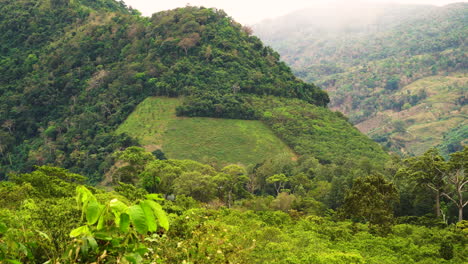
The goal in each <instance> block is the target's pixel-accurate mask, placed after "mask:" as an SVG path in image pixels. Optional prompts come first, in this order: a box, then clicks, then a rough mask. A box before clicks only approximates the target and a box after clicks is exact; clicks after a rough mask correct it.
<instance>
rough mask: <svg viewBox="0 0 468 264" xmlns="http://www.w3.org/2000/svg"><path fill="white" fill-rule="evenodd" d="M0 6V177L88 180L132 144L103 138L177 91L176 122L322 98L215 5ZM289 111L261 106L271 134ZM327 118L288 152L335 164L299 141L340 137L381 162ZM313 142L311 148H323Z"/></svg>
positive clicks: (118, 137) (366, 144) (119, 137)
mask: <svg viewBox="0 0 468 264" xmlns="http://www.w3.org/2000/svg"><path fill="white" fill-rule="evenodd" d="M1 4H2V5H1V6H0V8H1V13H2V15H1V17H0V27H1V28H2V31H1V34H3V35H2V38H1V40H2V41H1V43H0V45H1V52H2V53H1V57H0V58H1V62H0V73H1V74H0V76H1V79H0V103H1V104H0V123H1V125H2V130H1V132H0V133H1V139H2V141H1V148H0V151H1V161H2V172H1V173H2V175H3V176H2V177H4V176H5V175H6V173H7V172H9V171H24V170H26V171H27V170H30V169H31V168H32V166H34V165H42V164H54V165H59V166H62V167H65V168H68V169H71V170H72V171H74V172H77V173H82V174H84V175H87V176H88V177H89V178H90V181H91V182H96V181H99V180H100V178H101V177H102V175H103V173H104V172H105V171H106V170H107V169H109V168H110V167H111V166H112V164H113V163H114V160H113V159H112V157H111V156H110V154H111V153H112V152H114V151H115V150H118V149H120V148H125V147H128V146H131V145H136V144H139V143H138V142H137V141H135V139H134V138H131V137H129V136H128V135H126V134H116V133H114V131H115V129H117V127H118V126H119V125H120V124H121V123H122V122H123V121H124V120H125V119H126V118H127V116H128V115H129V114H130V113H131V112H132V111H133V110H134V109H135V107H136V106H137V105H138V104H139V103H140V102H142V101H143V100H144V99H145V98H147V97H149V96H172V97H175V96H188V97H187V98H186V103H185V104H184V105H185V106H181V110H180V111H179V112H180V114H181V115H189V116H207V115H208V116H213V117H227V118H241V119H261V118H263V115H264V114H265V113H264V112H263V111H261V112H258V111H256V109H255V106H252V104H251V103H249V100H250V99H248V98H247V97H246V96H245V95H248V94H251V95H256V96H259V97H262V96H265V95H271V96H278V97H289V98H299V99H301V100H303V101H305V102H306V103H307V104H315V105H317V106H320V107H323V106H326V105H327V103H328V102H329V99H328V96H327V94H326V93H325V92H323V91H322V90H320V89H319V88H318V87H316V86H315V85H313V84H306V83H304V82H303V81H301V80H299V79H297V78H296V77H295V76H294V75H293V74H292V72H291V70H290V68H289V67H288V66H286V64H284V63H283V62H280V61H279V55H278V54H277V53H276V52H274V51H273V50H272V49H271V48H268V47H265V46H264V45H263V44H262V42H261V41H260V40H259V39H258V38H257V37H255V36H251V35H250V33H251V32H250V30H249V29H248V28H245V27H242V26H241V25H240V24H238V23H237V22H235V21H233V20H232V19H231V18H230V17H228V16H227V15H226V14H225V13H224V12H223V11H221V10H216V9H208V8H198V7H186V8H180V9H176V10H171V11H165V12H160V13H157V14H154V15H153V16H152V17H151V18H145V17H142V16H140V15H139V14H138V12H136V11H134V10H131V9H128V8H126V7H125V5H124V4H122V3H117V2H114V1H110V0H103V1H68V0H53V1H49V0H43V1H30V0H22V1H14V2H11V1H2V2H1ZM270 102H272V103H273V104H272V105H271V107H272V108H275V107H276V105H277V103H274V101H271V100H270ZM186 106H191V107H189V108H187V107H186ZM291 110H292V109H291ZM291 110H287V111H285V109H281V108H278V109H277V110H275V111H274V112H273V113H272V112H271V111H266V112H269V113H267V118H269V119H270V120H276V121H275V122H276V123H278V124H277V125H275V124H272V127H275V128H276V129H279V128H281V127H282V126H284V125H286V121H287V120H289V119H291V118H292V117H293V116H295V114H293V113H292V112H290V113H288V111H291ZM294 111H299V110H294ZM308 118H310V119H311V120H313V119H314V118H315V115H312V114H311V115H310V116H309V117H308ZM292 119H293V120H294V119H295V117H294V118H292ZM334 119H336V120H343V118H342V116H340V115H339V114H333V113H331V112H330V115H329V117H327V118H326V119H323V121H322V125H323V128H320V126H321V125H320V124H318V125H315V126H314V129H309V130H308V131H307V132H306V134H307V133H308V135H309V136H311V139H303V140H300V139H295V140H296V142H295V143H294V145H291V146H290V147H292V148H294V149H295V151H297V152H299V153H301V154H310V153H312V154H313V155H316V157H317V158H318V159H320V160H321V161H322V162H324V163H330V162H337V160H339V159H340V155H335V154H333V155H331V154H330V153H337V152H338V149H339V148H331V149H332V150H333V151H334V152H333V151H332V152H330V153H328V154H327V153H324V151H326V150H325V149H324V146H325V145H323V146H317V147H314V144H312V143H311V142H313V141H314V137H316V136H319V137H320V136H321V135H324V134H327V133H328V132H327V131H331V132H333V131H338V132H339V133H338V134H340V133H342V132H343V133H342V134H341V135H340V137H343V136H344V137H343V138H342V139H339V141H344V140H345V139H347V140H348V141H346V142H350V143H349V144H351V145H353V144H354V143H352V142H356V144H355V145H354V147H352V148H346V150H347V151H351V150H352V151H357V153H360V154H359V155H345V156H354V157H357V160H358V159H360V158H366V157H367V158H370V159H376V160H386V159H387V156H386V154H385V153H384V152H383V151H382V150H381V149H379V147H378V146H376V145H375V144H374V143H373V142H371V141H370V140H368V139H367V138H366V137H364V136H363V135H361V134H359V133H357V131H354V129H353V128H352V127H351V126H349V125H344V126H342V125H340V128H339V130H336V128H332V126H328V125H326V123H325V122H333V120H334ZM290 121H292V120H290ZM290 121H288V122H290ZM295 122H296V121H295ZM340 122H341V121H340ZM340 124H341V123H340ZM296 125H297V127H301V126H304V124H303V123H300V122H299V123H297V124H296ZM278 131H279V132H278V133H279V134H280V135H282V136H285V137H286V138H289V137H290V134H289V132H288V133H285V131H286V130H284V129H282V130H278ZM281 131H282V132H281ZM347 131H349V132H350V134H352V135H353V136H352V137H349V135H348V133H347ZM282 133H283V134H282ZM338 134H337V135H338ZM314 135H315V136H314ZM323 139H324V138H323V137H322V139H321V142H320V143H321V144H322V143H326V142H330V143H333V141H335V139H334V138H332V137H328V138H327V140H328V141H323ZM310 140H312V141H310ZM289 143H291V144H292V142H289ZM306 145H307V146H308V147H307V149H305V146H306ZM330 146H332V144H330ZM336 146H338V145H336ZM350 153H351V152H350ZM361 155H362V156H361Z"/></svg>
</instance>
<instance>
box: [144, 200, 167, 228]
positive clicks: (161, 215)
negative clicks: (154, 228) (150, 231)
mask: <svg viewBox="0 0 468 264" xmlns="http://www.w3.org/2000/svg"><path fill="white" fill-rule="evenodd" d="M145 202H147V203H148V204H149V205H150V206H151V209H153V212H154V215H156V218H157V219H158V223H159V225H160V226H161V227H162V228H164V229H165V230H169V219H168V218H167V215H166V213H165V212H164V210H163V209H162V207H161V205H160V204H158V203H156V202H154V201H151V200H146V201H145Z"/></svg>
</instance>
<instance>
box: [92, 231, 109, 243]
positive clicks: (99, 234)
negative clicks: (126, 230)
mask: <svg viewBox="0 0 468 264" xmlns="http://www.w3.org/2000/svg"><path fill="white" fill-rule="evenodd" d="M94 237H95V238H96V239H99V240H106V241H111V240H112V236H111V235H109V234H108V233H105V232H96V233H94Z"/></svg>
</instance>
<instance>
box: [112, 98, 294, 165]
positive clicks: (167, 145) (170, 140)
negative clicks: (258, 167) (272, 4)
mask: <svg viewBox="0 0 468 264" xmlns="http://www.w3.org/2000/svg"><path fill="white" fill-rule="evenodd" d="M180 103H181V99H177V98H161V97H155V98H154V97H153V98H148V99H146V100H145V101H143V102H142V103H141V104H139V105H138V107H137V108H136V109H135V111H134V112H133V113H132V114H131V115H130V116H129V117H128V118H127V120H125V122H124V123H123V124H122V125H121V126H119V128H118V129H117V133H127V134H128V135H131V136H133V137H135V138H137V139H138V140H139V141H140V143H141V145H143V146H144V147H145V148H146V149H147V150H149V151H154V150H156V149H161V150H162V151H163V152H164V153H165V154H166V156H167V157H168V158H173V159H191V160H197V161H203V162H210V163H212V162H215V163H218V164H219V165H223V164H228V163H242V164H244V165H249V164H254V165H255V164H257V163H261V162H263V161H264V160H266V159H268V158H273V157H275V156H277V155H288V156H290V157H291V158H292V157H294V156H295V155H294V153H293V152H292V151H291V150H290V149H289V147H288V146H287V145H286V144H285V143H283V142H282V141H281V140H280V139H279V138H277V137H276V136H275V135H274V134H273V132H272V131H271V130H270V129H269V128H268V127H267V126H266V125H264V124H263V123H262V122H260V121H254V120H237V119H220V118H204V117H194V118H185V117H177V116H176V111H175V109H176V106H178V105H180Z"/></svg>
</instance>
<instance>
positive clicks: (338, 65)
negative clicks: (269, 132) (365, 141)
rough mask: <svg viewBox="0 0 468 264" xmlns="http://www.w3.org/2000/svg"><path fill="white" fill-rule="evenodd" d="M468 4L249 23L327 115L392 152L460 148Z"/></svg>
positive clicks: (349, 10) (356, 9) (326, 11)
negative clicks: (335, 114) (322, 93)
mask: <svg viewBox="0 0 468 264" xmlns="http://www.w3.org/2000/svg"><path fill="white" fill-rule="evenodd" d="M467 25H468V4H467V3H457V4H450V5H446V6H443V7H436V6H429V5H401V4H375V5H372V4H362V3H361V4H353V3H351V4H349V5H345V4H336V5H327V6H326V7H317V8H313V9H306V10H301V11H297V12H294V13H291V14H289V15H286V16H284V17H280V18H277V19H274V20H267V21H264V22H262V23H259V24H258V25H255V26H254V27H253V28H254V32H255V34H256V35H258V36H259V37H260V38H261V39H262V40H263V41H265V43H266V44H268V45H271V46H272V47H273V48H274V49H276V50H278V52H279V53H280V54H281V56H282V58H283V59H284V60H285V62H286V63H288V65H290V66H291V67H292V68H293V71H294V72H295V73H296V75H297V76H299V77H300V78H302V79H303V80H305V81H308V82H314V83H316V84H317V85H318V86H320V87H322V88H323V89H325V90H326V91H328V93H329V94H330V98H331V103H330V107H331V108H332V109H334V110H339V111H342V112H343V113H345V114H346V115H347V116H349V118H350V121H351V122H352V123H354V124H355V125H356V126H357V127H358V128H359V129H360V130H361V131H362V132H364V133H367V134H368V135H370V136H371V137H372V138H374V139H375V140H376V141H378V142H381V143H382V144H383V145H384V146H386V147H388V148H390V149H391V150H393V151H395V152H398V153H402V154H417V155H419V154H421V153H423V152H424V151H426V150H427V149H428V148H430V147H433V146H439V147H440V148H441V149H442V150H443V151H444V153H446V154H447V153H450V152H453V151H457V150H460V149H462V145H464V144H466V142H465V140H466V138H468V134H467V132H466V131H467V130H466V127H467V126H468V123H467V111H468V108H467V106H466V87H467V86H468V83H467V79H466V77H467V68H468V64H467V61H468V60H467V57H466V54H467V47H466V36H467V35H468V30H467Z"/></svg>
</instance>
